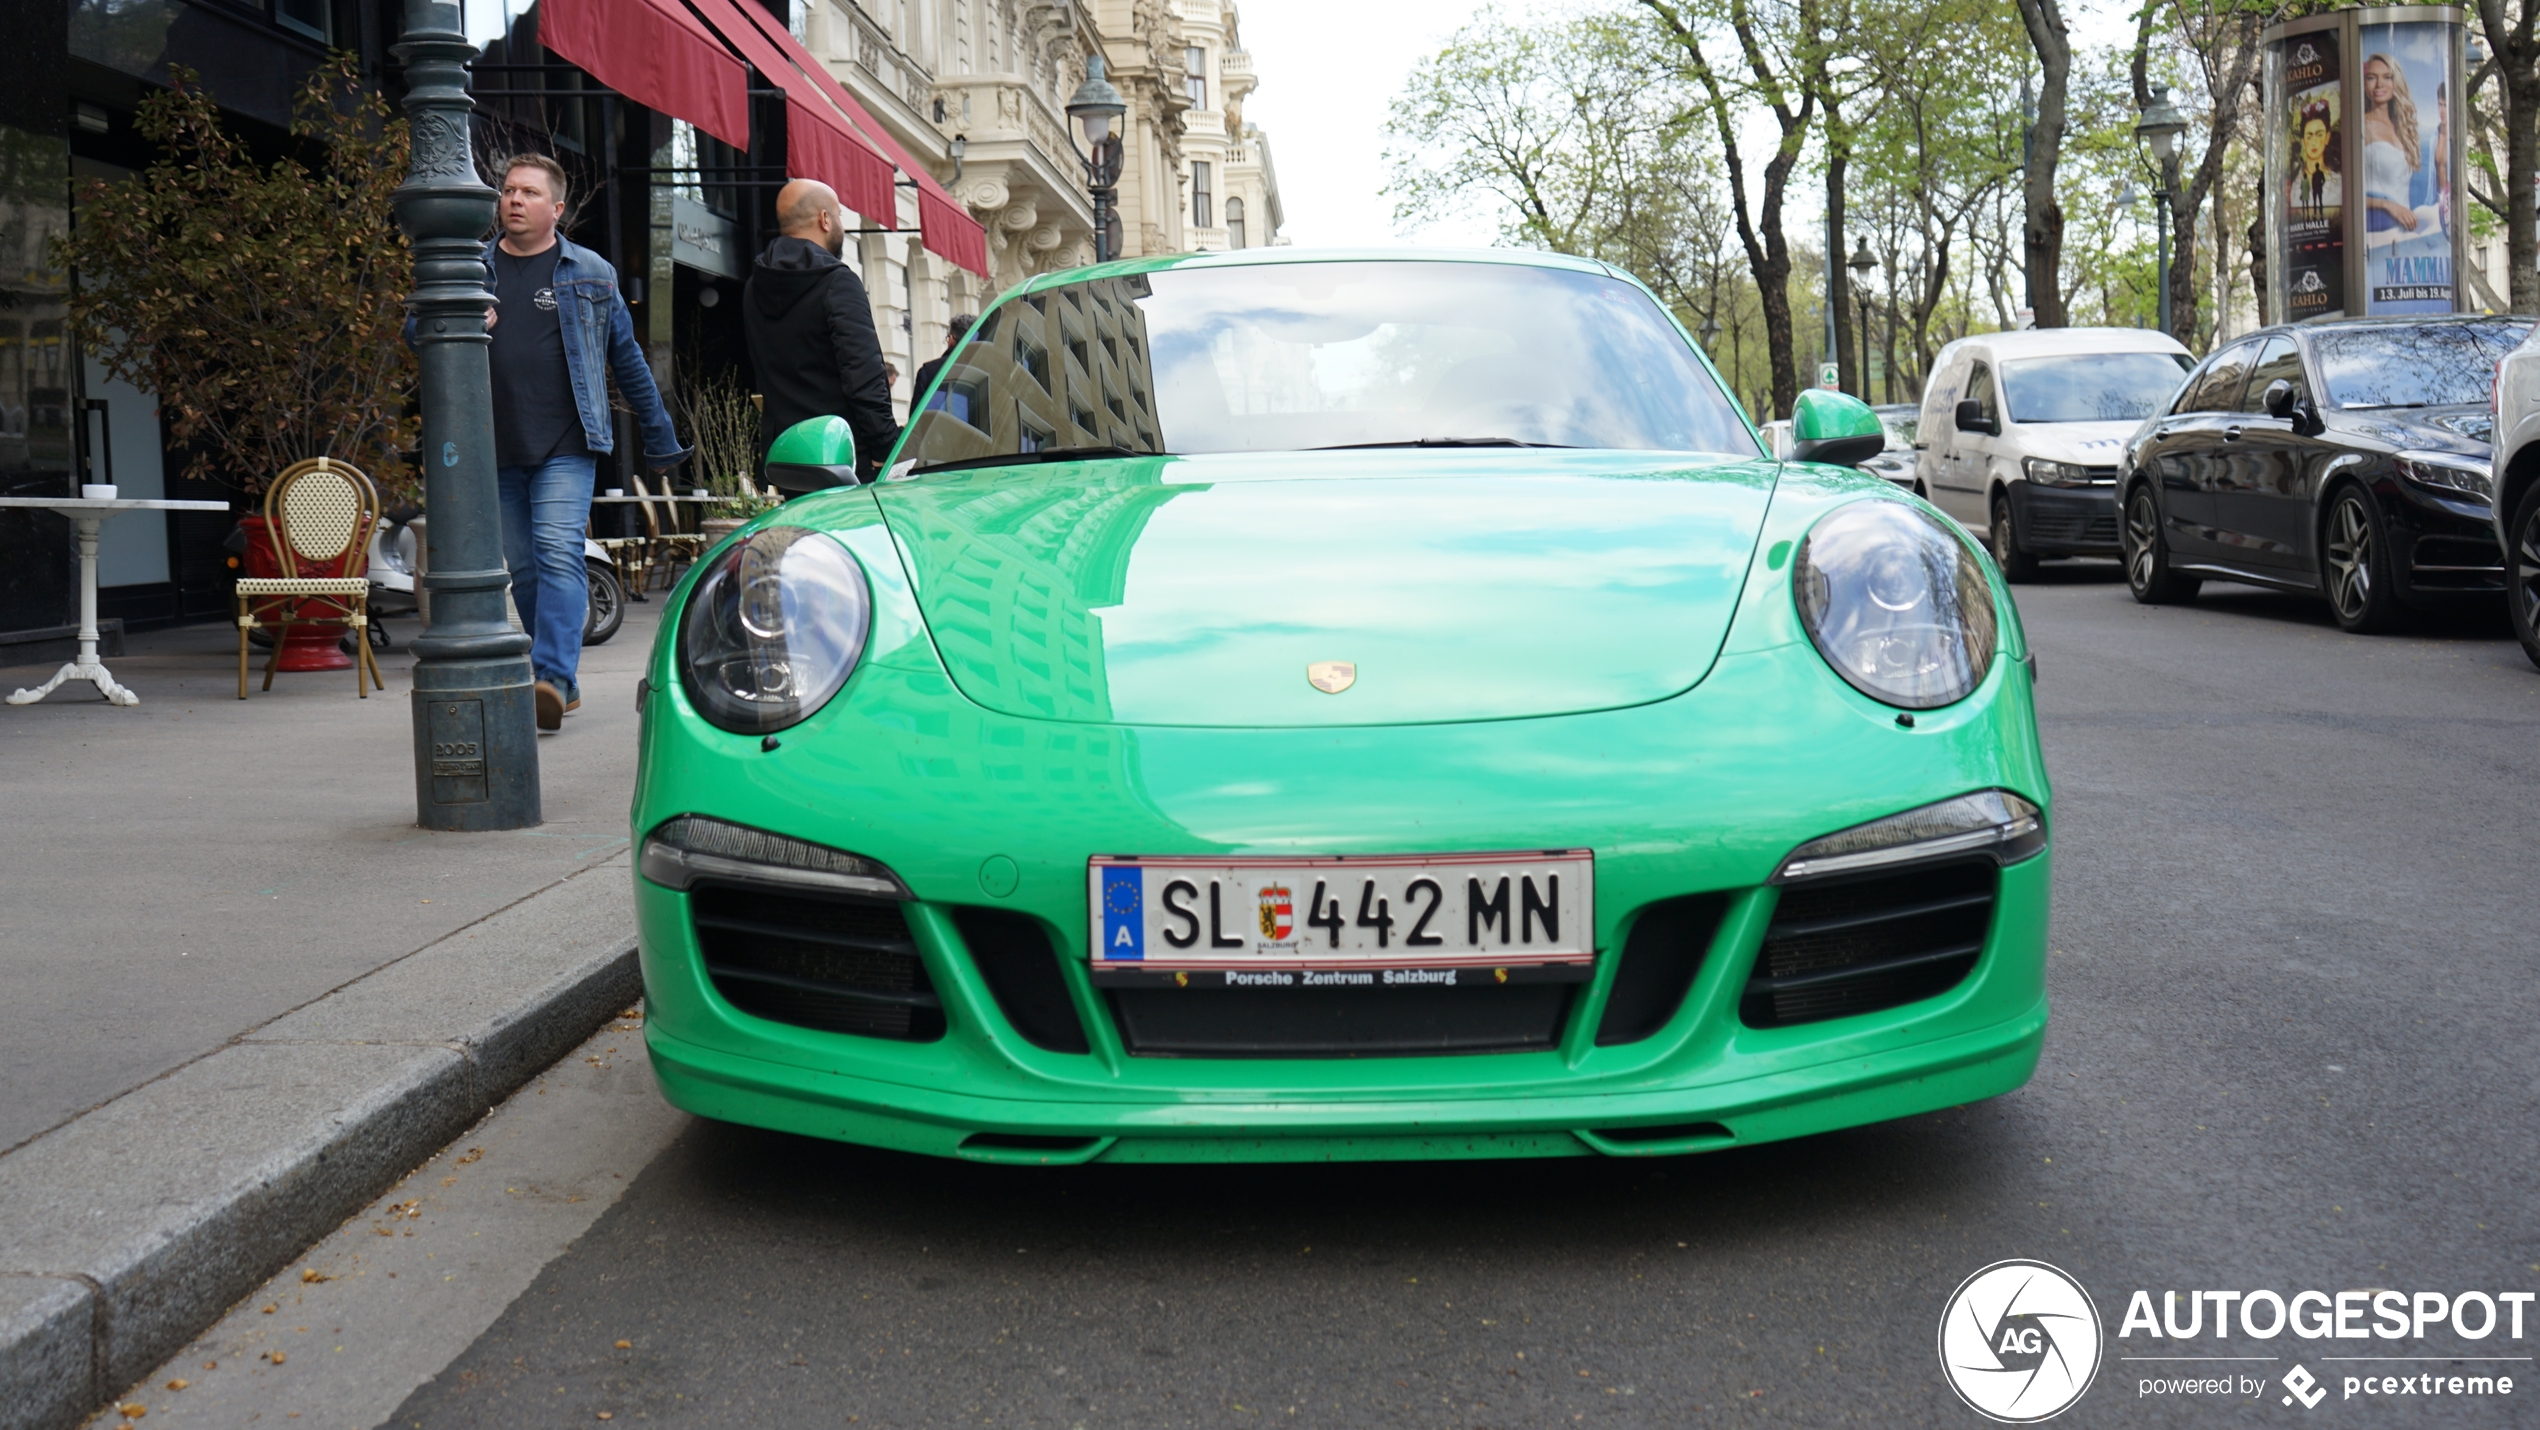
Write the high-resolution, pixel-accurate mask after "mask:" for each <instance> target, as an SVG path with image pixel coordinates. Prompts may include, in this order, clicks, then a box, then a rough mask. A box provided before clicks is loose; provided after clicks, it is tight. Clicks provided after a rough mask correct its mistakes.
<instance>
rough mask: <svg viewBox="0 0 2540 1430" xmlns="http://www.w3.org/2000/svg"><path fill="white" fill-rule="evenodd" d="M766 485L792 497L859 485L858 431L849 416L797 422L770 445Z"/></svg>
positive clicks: (778, 435) (816, 418)
mask: <svg viewBox="0 0 2540 1430" xmlns="http://www.w3.org/2000/svg"><path fill="white" fill-rule="evenodd" d="M767 484H768V485H769V486H772V487H774V488H776V489H777V490H778V491H780V492H784V493H785V494H787V495H789V496H800V495H802V494H803V493H805V492H816V491H823V490H826V489H828V488H830V487H851V486H854V485H855V484H856V470H855V434H854V433H853V432H852V431H849V430H848V428H847V419H845V418H844V417H838V416H834V415H832V416H828V417H814V418H812V419H811V420H810V421H808V422H797V423H795V424H794V425H793V426H791V427H788V428H786V429H785V430H784V431H782V432H780V433H778V434H777V436H776V440H775V441H774V442H772V443H770V444H769V445H768V448H767Z"/></svg>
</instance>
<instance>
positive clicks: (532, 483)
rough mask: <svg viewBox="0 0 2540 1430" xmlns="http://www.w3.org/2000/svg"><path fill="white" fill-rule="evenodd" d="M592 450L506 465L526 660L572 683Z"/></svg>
mask: <svg viewBox="0 0 2540 1430" xmlns="http://www.w3.org/2000/svg"><path fill="white" fill-rule="evenodd" d="M597 460H598V459H597V458H593V457H549V458H548V459H547V460H545V461H543V462H540V463H539V464H538V465H537V466H534V467H503V468H500V469H498V470H497V472H496V476H497V477H498V478H499V479H500V481H501V484H502V499H503V564H504V565H505V566H508V567H510V568H511V573H512V604H513V605H515V606H518V607H519V608H520V624H521V627H522V629H524V630H526V631H528V632H529V665H530V668H531V669H532V670H534V671H536V672H537V674H538V678H539V679H540V680H547V681H555V682H558V683H559V684H561V685H563V686H564V687H566V688H568V689H570V688H571V687H573V686H574V685H575V684H576V681H575V675H576V672H578V671H580V670H581V669H582V622H583V619H584V618H585V617H586V616H587V615H588V614H589V612H590V609H591V577H590V573H589V572H587V571H585V570H584V569H583V566H582V530H583V528H584V527H585V526H588V525H589V524H590V521H591V479H592V472H593V467H594V464H595V463H596V461H597Z"/></svg>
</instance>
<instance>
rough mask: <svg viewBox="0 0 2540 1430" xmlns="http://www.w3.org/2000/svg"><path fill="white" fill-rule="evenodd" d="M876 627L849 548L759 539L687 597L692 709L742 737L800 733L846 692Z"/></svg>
mask: <svg viewBox="0 0 2540 1430" xmlns="http://www.w3.org/2000/svg"><path fill="white" fill-rule="evenodd" d="M872 624H873V596H872V593H871V591H870V590H869V589H868V588H867V587H866V585H865V581H864V569H863V568H862V567H860V566H858V565H856V562H855V558H854V557H852V556H850V555H848V554H847V550H846V548H845V547H843V546H840V545H839V544H838V543H837V542H835V541H832V540H830V539H829V538H828V537H827V536H824V535H822V534H821V533H819V532H816V531H808V530H805V529H804V528H802V527H799V526H771V527H767V528H765V529H764V530H761V531H757V532H753V533H752V534H751V535H750V536H748V537H747V538H745V539H743V540H741V541H737V542H734V543H733V544H732V545H731V546H729V547H726V548H725V549H724V551H723V554H722V555H720V556H717V557H716V558H715V559H714V561H713V564H711V565H709V566H708V567H707V568H706V570H705V573H704V574H703V575H701V576H699V577H698V578H697V584H696V586H695V588H694V589H692V590H691V591H690V592H689V593H688V608H687V610H686V612H685V613H684V615H683V616H682V617H681V620H680V626H679V668H680V675H681V678H682V680H683V681H684V682H685V683H686V685H687V687H688V699H689V701H690V702H691V703H693V704H694V705H695V706H696V707H697V712H698V713H699V714H701V715H703V716H705V717H706V719H707V720H709V721H711V722H713V723H714V724H715V725H717V726H720V727H721V728H723V729H726V730H731V731H735V732H737V733H739V734H743V735H761V734H765V733H767V732H769V731H772V730H782V729H784V728H785V727H787V726H789V725H795V724H799V723H801V722H802V721H804V720H807V719H809V718H810V717H811V715H812V713H813V712H814V711H817V710H818V709H819V708H820V707H821V706H823V705H825V704H827V703H828V702H829V697H830V696H832V695H835V694H837V693H838V687H839V686H842V685H844V684H846V683H847V676H848V675H850V674H851V673H853V672H854V670H855V663H856V660H857V658H858V657H860V656H861V655H863V653H864V636H865V631H866V630H867V629H868V628H869V627H870V626H871V625H872Z"/></svg>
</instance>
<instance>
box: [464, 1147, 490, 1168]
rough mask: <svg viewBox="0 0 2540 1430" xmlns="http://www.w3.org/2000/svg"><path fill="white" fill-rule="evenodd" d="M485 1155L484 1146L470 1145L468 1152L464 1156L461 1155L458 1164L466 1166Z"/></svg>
mask: <svg viewBox="0 0 2540 1430" xmlns="http://www.w3.org/2000/svg"><path fill="white" fill-rule="evenodd" d="M484 1155H485V1149H484V1148H482V1147H470V1148H468V1149H467V1152H466V1154H465V1155H464V1156H462V1157H460V1158H459V1161H458V1165H460V1166H462V1167H464V1166H466V1165H467V1164H468V1163H470V1162H473V1161H475V1160H476V1159H477V1158H479V1157H482V1156H484Z"/></svg>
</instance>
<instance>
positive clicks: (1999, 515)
mask: <svg viewBox="0 0 2540 1430" xmlns="http://www.w3.org/2000/svg"><path fill="white" fill-rule="evenodd" d="M1984 545H1985V549H1986V550H1988V551H1990V552H1992V553H1993V564H1994V565H1996V566H1999V567H2001V568H2002V579H2003V580H2005V581H2034V580H2036V579H2037V558H2036V557H2034V556H2031V555H2030V554H2028V553H2027V552H2026V551H2023V550H2021V549H2020V531H2019V526H2018V524H2017V523H2016V522H2014V521H2013V520H2012V518H2011V494H2010V493H2009V492H2006V491H1996V492H1994V494H1993V524H1992V525H1990V526H1988V527H1986V528H1985V536H1984Z"/></svg>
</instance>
